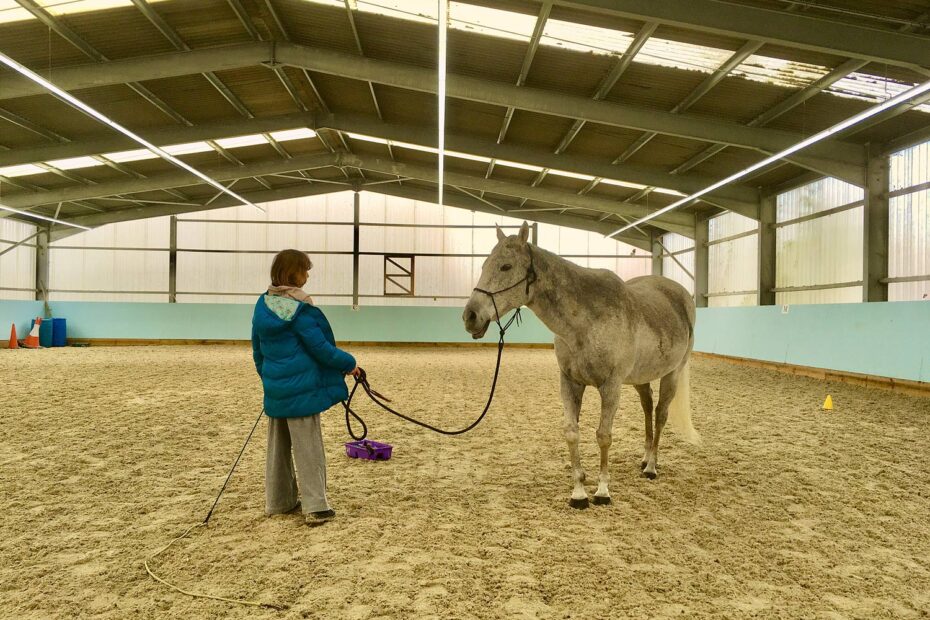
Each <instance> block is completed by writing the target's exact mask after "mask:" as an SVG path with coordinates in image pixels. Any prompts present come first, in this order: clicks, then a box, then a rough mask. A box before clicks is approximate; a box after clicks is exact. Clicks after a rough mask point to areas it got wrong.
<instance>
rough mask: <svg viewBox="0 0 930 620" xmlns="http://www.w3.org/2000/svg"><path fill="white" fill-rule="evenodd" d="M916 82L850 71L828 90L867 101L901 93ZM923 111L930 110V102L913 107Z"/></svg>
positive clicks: (874, 100)
mask: <svg viewBox="0 0 930 620" xmlns="http://www.w3.org/2000/svg"><path fill="white" fill-rule="evenodd" d="M914 86H916V84H909V83H905V82H897V81H894V80H889V79H886V78H882V77H879V76H877V75H869V74H868V73H858V72H854V73H850V74H849V75H847V76H846V77H844V78H843V79H841V80H837V81H836V82H835V83H834V84H833V85H831V86H830V88H828V89H827V91H828V92H829V93H831V94H833V95H838V96H840V97H852V98H854V99H862V100H865V101H872V102H876V101H884V100H885V99H888V98H889V97H894V96H895V95H898V94H901V93H903V92H904V91H906V90H908V89H911V88H913V87H914ZM913 109H915V110H920V111H921V112H930V104H926V103H925V104H923V105H919V106H916V107H915V108H913Z"/></svg>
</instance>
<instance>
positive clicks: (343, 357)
mask: <svg viewBox="0 0 930 620" xmlns="http://www.w3.org/2000/svg"><path fill="white" fill-rule="evenodd" d="M296 320H297V324H296V325H295V327H296V328H297V329H296V330H295V331H296V332H297V336H298V338H300V341H301V342H302V343H303V345H304V346H305V347H306V348H307V351H308V352H309V353H310V355H312V356H313V359H315V360H316V361H318V362H319V363H320V364H323V365H324V366H329V367H330V368H335V369H336V370H338V371H339V372H342V373H343V374H349V373H351V372H352V371H353V370H355V358H354V357H352V356H351V355H350V354H348V353H346V352H345V351H343V350H342V349H340V348H339V347H337V346H334V345H332V344H330V343H329V341H328V340H326V336H324V335H323V330H322V329H320V326H319V325H317V323H316V321H315V320H314V319H313V317H310V316H308V315H307V314H301V315H298V317H297V319H296Z"/></svg>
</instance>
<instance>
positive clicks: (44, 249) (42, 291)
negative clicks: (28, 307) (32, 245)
mask: <svg viewBox="0 0 930 620" xmlns="http://www.w3.org/2000/svg"><path fill="white" fill-rule="evenodd" d="M49 232H50V231H49V227H48V226H43V227H40V228H39V230H38V235H36V294H35V300H36V301H44V302H46V303H48V277H49V248H48V244H49Z"/></svg>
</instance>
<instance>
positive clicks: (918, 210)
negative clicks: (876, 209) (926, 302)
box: [888, 190, 930, 301]
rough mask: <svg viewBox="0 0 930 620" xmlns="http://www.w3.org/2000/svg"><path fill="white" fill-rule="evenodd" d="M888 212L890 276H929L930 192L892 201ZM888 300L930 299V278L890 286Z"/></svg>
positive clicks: (915, 193) (925, 191) (899, 197)
mask: <svg viewBox="0 0 930 620" xmlns="http://www.w3.org/2000/svg"><path fill="white" fill-rule="evenodd" d="M888 211H889V217H890V218H891V222H890V230H889V231H888V235H889V240H888V247H889V250H890V251H889V253H888V254H889V256H888V261H889V264H888V277H891V278H900V277H907V276H930V190H923V191H920V192H912V193H910V194H905V195H904V196H897V197H895V198H892V199H891V200H890V201H889V203H888ZM888 299H889V301H908V300H914V299H930V278H928V279H927V280H923V281H920V282H898V283H891V284H889V285H888Z"/></svg>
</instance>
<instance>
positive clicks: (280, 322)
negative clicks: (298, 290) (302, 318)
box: [254, 295, 308, 334]
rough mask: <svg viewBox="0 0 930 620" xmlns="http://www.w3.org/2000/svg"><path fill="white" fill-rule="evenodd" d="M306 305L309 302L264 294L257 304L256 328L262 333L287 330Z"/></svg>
mask: <svg viewBox="0 0 930 620" xmlns="http://www.w3.org/2000/svg"><path fill="white" fill-rule="evenodd" d="M305 307H308V306H307V304H305V303H303V302H299V301H297V300H294V299H290V298H288V297H277V296H274V295H262V296H260V297H259V298H258V301H257V302H256V304H255V318H254V323H255V328H256V329H257V330H258V332H259V333H260V334H275V333H279V332H282V331H287V330H289V329H290V328H291V322H292V321H293V320H294V319H295V318H296V317H297V315H298V314H299V313H300V312H301V311H303V309H304V308H305Z"/></svg>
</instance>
